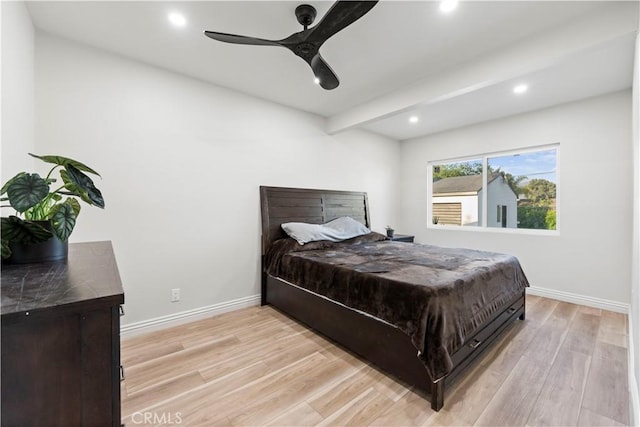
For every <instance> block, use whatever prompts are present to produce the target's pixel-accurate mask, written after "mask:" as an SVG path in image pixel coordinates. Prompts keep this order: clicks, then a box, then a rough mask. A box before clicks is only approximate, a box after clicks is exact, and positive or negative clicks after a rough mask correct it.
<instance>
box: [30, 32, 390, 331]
mask: <svg viewBox="0 0 640 427" xmlns="http://www.w3.org/2000/svg"><path fill="white" fill-rule="evenodd" d="M36 65H37V67H36V106H37V107H36V117H37V120H36V134H35V136H36V150H37V151H38V152H39V153H47V154H49V153H52V154H60V155H65V156H69V157H73V158H77V159H78V160H81V161H84V162H86V163H87V164H88V165H90V166H92V167H94V168H95V169H96V170H97V171H98V172H100V173H101V174H102V177H103V179H102V180H98V181H97V183H96V185H97V186H98V188H100V189H101V190H102V192H103V194H104V197H105V200H106V209H105V210H104V211H101V210H99V209H95V208H92V207H86V208H84V209H83V212H81V214H80V218H79V221H78V225H77V229H76V230H75V231H74V234H73V235H72V237H71V241H91V240H112V241H113V244H114V248H115V251H116V256H117V259H118V264H119V267H120V273H121V276H122V279H123V283H124V287H125V300H126V312H127V315H126V316H125V318H124V319H123V324H125V325H126V324H130V323H133V322H139V321H142V320H147V319H151V318H154V317H159V316H165V315H169V314H171V313H176V312H181V311H186V310H191V309H194V308H198V307H205V306H209V305H213V304H218V303H223V302H226V301H232V300H235V299H238V298H243V297H247V296H252V295H256V294H259V292H260V291H259V279H260V203H259V191H258V188H259V186H260V185H272V186H290V187H307V188H329V189H344V190H358V191H367V192H368V193H369V202H370V204H371V210H372V221H373V222H372V225H373V227H372V228H374V229H377V230H379V231H382V230H383V228H384V226H385V225H386V224H393V223H394V222H395V220H396V218H395V217H394V212H395V200H396V199H394V197H396V196H395V189H396V187H397V177H398V175H397V174H398V169H397V165H398V158H399V143H398V142H397V141H393V140H390V139H386V138H383V137H380V136H376V135H373V134H369V133H366V132H363V131H355V130H354V131H350V132H345V133H343V134H338V135H335V136H329V135H328V134H327V133H325V131H324V125H325V123H324V119H322V118H321V117H318V116H314V115H311V114H307V113H302V112H300V111H296V110H293V109H289V108H286V107H283V106H279V105H276V104H273V103H270V102H266V101H262V100H259V99H256V98H252V97H249V96H246V95H242V94H239V93H237V92H233V91H231V90H228V89H224V88H220V87H216V86H213V85H210V84H206V83H204V82H200V81H197V80H194V79H190V78H187V77H183V76H180V75H177V74H173V73H170V72H167V71H164V70H161V69H158V68H154V67H151V66H147V65H144V64H141V63H137V62H134V61H131V60H128V59H124V58H121V57H118V56H114V55H111V54H108V53H105V52H101V51H98V50H95V49H92V48H88V47H85V46H82V45H79V44H75V43H72V42H68V41H65V40H62V39H58V38H55V37H52V36H49V35H46V34H41V33H38V34H37V36H36ZM172 288H181V290H182V301H181V302H179V303H170V302H169V300H170V298H169V297H170V289H172Z"/></svg>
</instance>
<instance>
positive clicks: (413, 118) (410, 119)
mask: <svg viewBox="0 0 640 427" xmlns="http://www.w3.org/2000/svg"><path fill="white" fill-rule="evenodd" d="M419 120H420V119H419V118H418V116H411V117H409V123H418V121H419Z"/></svg>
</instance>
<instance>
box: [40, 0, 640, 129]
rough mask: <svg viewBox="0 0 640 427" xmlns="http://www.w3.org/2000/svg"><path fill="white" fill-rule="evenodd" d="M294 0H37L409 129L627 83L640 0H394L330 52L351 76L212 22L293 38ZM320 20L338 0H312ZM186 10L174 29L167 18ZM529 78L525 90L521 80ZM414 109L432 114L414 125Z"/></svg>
mask: <svg viewBox="0 0 640 427" xmlns="http://www.w3.org/2000/svg"><path fill="white" fill-rule="evenodd" d="M300 3H303V1H302V0H301V1H300V2H293V1H254V2H249V1H202V2H190V1H174V2H167V1H159V2H156V1H143V2H132V1H125V2H117V1H106V2H84V1H71V2H57V1H42V2H29V3H28V9H29V12H30V14H31V16H32V19H33V23H34V26H35V27H36V28H37V29H39V30H41V31H44V32H48V33H52V34H55V35H58V36H61V37H65V38H69V39H72V40H76V41H79V42H82V43H86V44H88V45H91V46H95V47H98V48H101V49H104V50H107V51H110V52H114V53H117V54H120V55H123V56H126V57H130V58H133V59H136V60H139V61H142V62H145V63H149V64H152V65H156V66H159V67H163V68H166V69H168V70H172V71H175V72H178V73H182V74H185V75H188V76H192V77H195V78H198V79H201V80H204V81H208V82H211V83H214V84H216V85H220V86H225V87H229V88H232V89H235V90H238V91H240V92H243V93H247V94H251V95H254V96H257V97H260V98H264V99H268V100H271V101H274V102H277V103H280V104H283V105H287V106H291V107H294V108H297V109H300V110H304V111H308V112H312V113H316V114H319V115H322V116H325V117H327V123H328V130H329V131H331V132H337V131H340V130H343V129H347V128H350V127H362V128H365V129H369V130H371V131H374V132H377V133H380V134H383V135H388V136H390V137H392V138H395V139H398V140H403V139H408V138H413V137H417V136H420V135H424V134H429V133H433V132H439V131H442V130H446V129H450V128H454V127H459V126H463V125H467V124H471V123H477V122H480V121H484V120H489V119H494V118H499V117H504V116H508V115H511V114H517V113H522V112H526V111H531V110H535V109H539V108H544V107H547V106H550V105H554V104H559V103H563V102H569V101H573V100H577V99H581V98H586V97H589V96H594V95H599V94H602V93H607V92H612V91H616V90H621V89H624V88H628V87H630V86H631V84H632V69H633V52H634V40H635V32H636V30H637V27H638V23H637V19H638V11H637V7H638V2H637V1H623V2H613V1H602V2H598V1H566V2H563V1H531V2H525V1H496V2H483V1H466V2H461V3H460V5H459V6H458V8H457V9H456V10H455V11H454V12H453V13H451V14H448V15H445V14H443V13H441V12H440V11H439V4H438V2H435V1H408V2H405V1H390V0H387V1H384V0H383V1H381V2H380V3H379V4H378V5H376V7H374V8H373V9H372V10H371V12H369V13H368V14H367V15H365V16H364V17H363V18H361V19H360V20H358V21H356V22H355V23H354V24H352V25H351V26H349V27H347V28H346V29H344V30H343V31H341V32H340V33H338V34H336V35H335V36H333V37H332V38H331V39H329V40H328V41H327V42H326V43H325V44H324V46H323V47H322V48H321V50H320V52H321V53H322V56H323V57H324V58H325V60H326V61H327V62H328V63H329V64H330V66H331V67H332V68H333V70H334V71H335V72H336V74H337V75H338V77H339V78H340V82H341V83H340V86H339V87H338V88H337V89H335V90H332V91H325V90H323V89H322V88H320V87H319V86H317V85H315V84H314V83H313V74H312V72H311V70H310V69H309V67H308V65H307V64H306V63H304V62H303V61H302V60H301V59H300V58H297V57H296V56H294V55H293V54H292V53H291V52H290V51H288V50H286V49H283V48H279V47H271V46H243V45H230V44H225V43H221V42H217V41H214V40H210V39H208V38H207V37H205V36H204V35H203V34H202V32H203V30H211V31H219V32H227V33H233V34H241V35H248V36H254V37H259V38H266V39H276V40H277V39H282V38H284V37H286V36H288V35H290V34H291V33H294V32H297V31H300V30H301V29H302V28H301V26H300V25H299V24H298V23H297V21H296V18H295V16H294V9H295V7H296V6H297V5H298V4H300ZM307 3H310V4H312V5H314V6H315V7H316V8H317V10H318V18H317V19H316V22H318V21H319V19H321V17H322V15H323V14H324V12H326V10H328V8H329V7H330V6H331V4H332V2H326V1H310V2H307ZM172 11H177V12H180V13H182V14H183V15H184V16H185V17H186V19H187V25H186V26H185V27H183V28H176V27H173V26H171V24H169V22H168V18H167V15H168V14H169V13H170V12H172ZM519 82H526V83H527V84H528V85H529V91H528V92H527V93H526V94H524V95H520V96H514V95H513V94H512V93H511V89H512V86H513V85H514V84H516V83H519ZM410 115H417V116H419V118H420V120H419V121H418V123H416V124H409V123H408V117H409V116H410Z"/></svg>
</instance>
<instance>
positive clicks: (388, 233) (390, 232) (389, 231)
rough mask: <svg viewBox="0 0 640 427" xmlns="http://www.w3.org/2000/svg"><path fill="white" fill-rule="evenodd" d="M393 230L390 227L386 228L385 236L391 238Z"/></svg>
mask: <svg viewBox="0 0 640 427" xmlns="http://www.w3.org/2000/svg"><path fill="white" fill-rule="evenodd" d="M393 233H394V230H393V229H391V228H387V237H388V238H390V239H393Z"/></svg>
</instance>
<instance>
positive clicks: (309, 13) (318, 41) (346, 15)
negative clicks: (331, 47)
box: [204, 0, 378, 90]
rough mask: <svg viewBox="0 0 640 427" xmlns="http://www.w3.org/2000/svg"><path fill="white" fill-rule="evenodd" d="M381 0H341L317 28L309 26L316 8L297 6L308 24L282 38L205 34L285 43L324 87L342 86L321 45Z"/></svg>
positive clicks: (301, 20) (253, 42) (222, 38)
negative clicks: (322, 53) (322, 54)
mask: <svg viewBox="0 0 640 427" xmlns="http://www.w3.org/2000/svg"><path fill="white" fill-rule="evenodd" d="M376 3H378V1H377V0H376V1H337V2H335V3H334V4H333V6H331V8H330V9H329V10H328V11H327V13H326V14H325V15H324V17H323V18H322V19H321V20H320V22H318V24H317V25H315V26H314V27H311V28H309V26H310V25H311V24H312V23H313V21H314V19H315V17H316V9H315V8H314V7H313V6H311V5H309V4H302V5H300V6H298V7H296V11H295V14H296V18H297V19H298V22H299V23H300V24H301V25H302V26H303V27H304V29H303V30H302V31H300V32H297V33H294V34H291V35H290V36H289V37H287V38H284V39H282V40H265V39H259V38H256V37H247V36H240V35H236V34H226V33H218V32H215V31H205V32H204V34H205V35H206V36H207V37H210V38H212V39H214V40H218V41H221V42H226V43H235V44H248V45H258V46H281V47H286V48H287V49H289V50H290V51H292V52H293V53H294V54H295V55H296V56H299V57H300V58H302V59H303V60H304V61H305V62H306V63H307V64H309V65H310V66H311V70H312V71H313V74H314V75H315V77H316V82H317V83H318V84H319V85H320V86H321V87H323V88H324V89H327V90H331V89H335V88H336V87H338V85H339V84H340V81H339V80H338V77H337V76H336V74H335V73H334V72H333V70H332V69H331V67H329V64H327V63H326V62H325V60H324V59H323V58H322V56H320V52H319V49H320V46H322V44H323V43H324V42H326V41H327V39H328V38H329V37H331V36H333V35H334V34H336V33H337V32H338V31H340V30H342V29H344V28H345V27H347V26H349V25H351V24H353V23H354V22H355V21H357V20H358V19H360V18H362V17H363V16H364V15H365V14H366V13H367V12H369V11H370V10H371V9H372V8H373V7H374V6H375V5H376Z"/></svg>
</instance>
